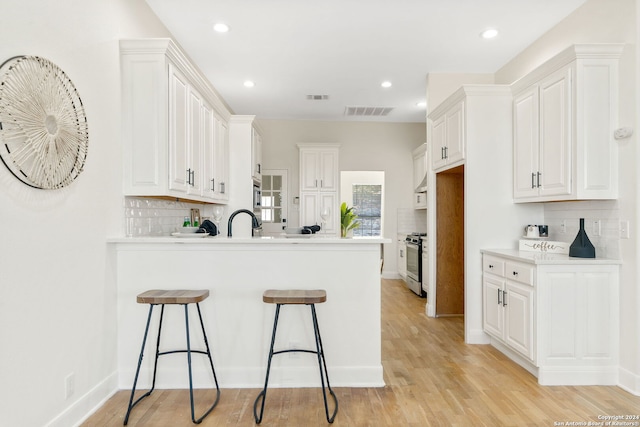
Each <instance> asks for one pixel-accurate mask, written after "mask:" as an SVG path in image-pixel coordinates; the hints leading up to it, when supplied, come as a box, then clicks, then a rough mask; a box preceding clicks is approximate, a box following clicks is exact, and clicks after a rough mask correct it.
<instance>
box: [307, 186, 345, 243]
mask: <svg viewBox="0 0 640 427" xmlns="http://www.w3.org/2000/svg"><path fill="white" fill-rule="evenodd" d="M325 207H328V208H329V212H331V215H330V216H329V219H328V220H327V224H326V225H325V230H324V231H325V234H334V235H337V234H338V233H339V231H340V225H339V222H340V219H339V218H340V213H339V212H340V208H339V207H338V198H337V193H320V206H319V207H318V210H317V212H316V224H322V218H320V212H322V209H324V208H325ZM303 225H307V224H303Z"/></svg>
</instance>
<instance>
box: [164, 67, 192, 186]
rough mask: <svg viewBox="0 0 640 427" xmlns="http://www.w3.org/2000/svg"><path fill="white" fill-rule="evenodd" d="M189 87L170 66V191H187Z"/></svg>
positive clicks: (184, 79)
mask: <svg viewBox="0 0 640 427" xmlns="http://www.w3.org/2000/svg"><path fill="white" fill-rule="evenodd" d="M188 103H189V100H188V85H187V80H186V78H185V77H184V76H183V75H182V74H181V73H180V72H179V71H178V70H176V69H175V67H173V66H169V189H170V190H176V191H180V192H185V193H186V191H187V184H188V182H189V177H188V169H189V166H188V165H187V141H188V134H187V133H188V117H187V111H188Z"/></svg>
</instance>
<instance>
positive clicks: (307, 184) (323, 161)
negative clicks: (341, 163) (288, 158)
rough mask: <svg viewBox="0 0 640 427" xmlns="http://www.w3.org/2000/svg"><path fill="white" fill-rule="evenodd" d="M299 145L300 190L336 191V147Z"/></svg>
mask: <svg viewBox="0 0 640 427" xmlns="http://www.w3.org/2000/svg"><path fill="white" fill-rule="evenodd" d="M298 147H300V191H329V192H333V191H338V149H337V148H333V147H328V148H327V147H318V146H309V147H305V146H304V145H303V144H299V145H298Z"/></svg>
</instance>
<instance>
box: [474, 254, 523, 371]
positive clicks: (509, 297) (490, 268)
mask: <svg viewBox="0 0 640 427" xmlns="http://www.w3.org/2000/svg"><path fill="white" fill-rule="evenodd" d="M483 268H484V271H485V275H484V277H483V282H482V283H483V292H482V305H483V325H484V330H485V332H487V333H488V334H490V335H492V336H494V337H495V338H497V339H499V340H501V341H503V342H504V343H505V344H506V345H508V346H509V347H510V348H511V349H512V350H514V351H517V352H518V353H520V354H521V355H522V356H524V357H526V358H527V359H528V360H530V361H532V362H535V354H534V346H533V325H534V322H533V314H534V311H533V302H534V289H533V286H532V285H533V283H531V281H530V280H526V279H525V280H523V279H522V278H523V277H526V276H528V277H529V278H531V277H532V274H531V270H532V267H528V266H526V265H522V264H519V263H514V262H506V261H505V260H501V259H498V258H494V257H490V256H485V257H484V258H483ZM527 272H528V273H529V274H527ZM519 276H520V280H518V278H519Z"/></svg>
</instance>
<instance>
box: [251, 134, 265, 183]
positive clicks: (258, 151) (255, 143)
mask: <svg viewBox="0 0 640 427" xmlns="http://www.w3.org/2000/svg"><path fill="white" fill-rule="evenodd" d="M251 162H252V164H253V167H252V177H253V179H255V180H256V181H262V136H261V135H260V134H259V133H258V132H257V131H256V130H255V129H251Z"/></svg>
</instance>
